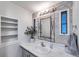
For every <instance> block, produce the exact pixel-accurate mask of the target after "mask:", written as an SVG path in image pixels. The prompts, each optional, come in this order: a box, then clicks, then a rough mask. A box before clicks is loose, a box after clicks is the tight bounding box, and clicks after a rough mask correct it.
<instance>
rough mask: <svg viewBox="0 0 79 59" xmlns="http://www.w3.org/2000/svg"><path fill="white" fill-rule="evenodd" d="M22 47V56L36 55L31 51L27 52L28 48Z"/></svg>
mask: <svg viewBox="0 0 79 59" xmlns="http://www.w3.org/2000/svg"><path fill="white" fill-rule="evenodd" d="M21 48H22V57H37V56H36V55H34V54H32V53H31V52H29V51H28V50H26V49H24V48H23V47H21Z"/></svg>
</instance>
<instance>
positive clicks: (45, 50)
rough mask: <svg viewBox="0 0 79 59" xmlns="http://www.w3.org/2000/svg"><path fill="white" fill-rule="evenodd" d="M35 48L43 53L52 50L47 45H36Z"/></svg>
mask: <svg viewBox="0 0 79 59" xmlns="http://www.w3.org/2000/svg"><path fill="white" fill-rule="evenodd" d="M35 49H36V52H37V53H41V54H47V53H49V52H50V49H48V48H47V47H42V46H36V47H35Z"/></svg>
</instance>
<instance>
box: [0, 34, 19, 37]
mask: <svg viewBox="0 0 79 59" xmlns="http://www.w3.org/2000/svg"><path fill="white" fill-rule="evenodd" d="M6 36H17V34H10V35H1V37H6Z"/></svg>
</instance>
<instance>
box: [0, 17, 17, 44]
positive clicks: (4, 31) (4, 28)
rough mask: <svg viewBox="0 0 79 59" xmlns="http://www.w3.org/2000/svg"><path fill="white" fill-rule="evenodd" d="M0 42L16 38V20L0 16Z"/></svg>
mask: <svg viewBox="0 0 79 59" xmlns="http://www.w3.org/2000/svg"><path fill="white" fill-rule="evenodd" d="M0 23H1V26H0V28H1V33H0V34H1V35H0V37H1V43H7V42H10V41H11V42H12V41H15V40H17V39H18V20H16V19H11V18H7V17H1V22H0Z"/></svg>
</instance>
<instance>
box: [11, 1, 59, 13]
mask: <svg viewBox="0 0 79 59" xmlns="http://www.w3.org/2000/svg"><path fill="white" fill-rule="evenodd" d="M11 2H12V3H14V4H16V5H18V6H20V7H22V8H24V9H27V10H29V11H30V12H36V11H40V10H43V9H46V8H48V7H49V6H51V5H54V4H56V3H58V2H59V1H11Z"/></svg>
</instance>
